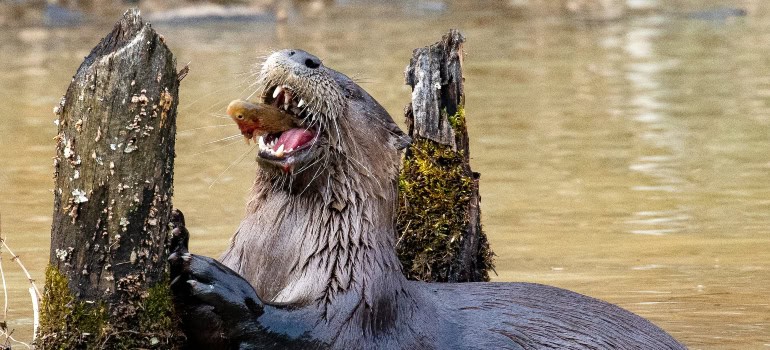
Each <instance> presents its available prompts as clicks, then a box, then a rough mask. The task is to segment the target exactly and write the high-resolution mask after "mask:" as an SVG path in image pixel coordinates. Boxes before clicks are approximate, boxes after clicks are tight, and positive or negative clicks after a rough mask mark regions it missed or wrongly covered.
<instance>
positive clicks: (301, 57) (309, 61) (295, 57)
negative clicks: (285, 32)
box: [287, 50, 321, 69]
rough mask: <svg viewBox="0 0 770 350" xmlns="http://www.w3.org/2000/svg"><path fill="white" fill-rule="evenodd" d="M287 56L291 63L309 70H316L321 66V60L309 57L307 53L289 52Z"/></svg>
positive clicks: (299, 51)
mask: <svg viewBox="0 0 770 350" xmlns="http://www.w3.org/2000/svg"><path fill="white" fill-rule="evenodd" d="M287 55H288V56H289V59H291V60H292V61H294V62H297V63H299V64H301V65H303V66H305V67H307V68H310V69H316V68H318V67H320V66H321V59H320V58H318V57H315V56H313V55H311V54H310V53H308V52H307V51H302V50H289V52H288V53H287Z"/></svg>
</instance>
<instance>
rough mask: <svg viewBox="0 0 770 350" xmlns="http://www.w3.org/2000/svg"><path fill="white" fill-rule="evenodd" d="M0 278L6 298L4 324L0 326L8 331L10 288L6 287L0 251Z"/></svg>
mask: <svg viewBox="0 0 770 350" xmlns="http://www.w3.org/2000/svg"><path fill="white" fill-rule="evenodd" d="M0 278H2V280H3V296H4V297H5V304H4V305H3V322H2V323H1V324H0V326H2V329H3V330H5V329H6V325H7V324H8V288H6V285H5V271H4V270H3V251H2V250H0Z"/></svg>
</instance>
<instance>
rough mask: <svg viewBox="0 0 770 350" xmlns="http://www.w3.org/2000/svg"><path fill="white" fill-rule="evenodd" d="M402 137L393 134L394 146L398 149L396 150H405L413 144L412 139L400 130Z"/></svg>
mask: <svg viewBox="0 0 770 350" xmlns="http://www.w3.org/2000/svg"><path fill="white" fill-rule="evenodd" d="M398 131H399V133H401V134H400V135H398V134H395V133H394V134H393V138H392V142H393V146H395V147H396V150H399V151H400V150H402V149H404V148H407V147H409V145H411V144H412V138H411V137H409V136H407V135H406V134H404V133H403V132H401V130H398Z"/></svg>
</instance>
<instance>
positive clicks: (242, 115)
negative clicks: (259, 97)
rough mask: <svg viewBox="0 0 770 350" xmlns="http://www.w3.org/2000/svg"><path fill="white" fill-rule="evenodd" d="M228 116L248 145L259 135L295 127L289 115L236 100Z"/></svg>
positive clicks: (266, 106) (274, 108)
mask: <svg viewBox="0 0 770 350" xmlns="http://www.w3.org/2000/svg"><path fill="white" fill-rule="evenodd" d="M227 115H229V116H230V118H232V119H233V121H234V122H235V124H237V125H238V129H240V130H241V134H242V135H243V137H245V138H246V143H250V141H251V140H253V139H254V138H255V137H256V136H258V135H262V134H267V133H275V132H282V131H286V130H289V129H291V128H292V127H294V121H293V118H292V116H291V115H290V114H289V113H287V112H285V111H283V110H281V109H280V108H278V107H275V106H272V105H267V104H264V103H251V102H248V101H243V100H234V101H232V102H230V104H229V105H228V106H227Z"/></svg>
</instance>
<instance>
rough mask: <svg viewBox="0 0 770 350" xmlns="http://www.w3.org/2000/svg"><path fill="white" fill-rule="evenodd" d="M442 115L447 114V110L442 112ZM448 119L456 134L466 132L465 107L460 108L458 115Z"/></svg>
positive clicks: (450, 116)
mask: <svg viewBox="0 0 770 350" xmlns="http://www.w3.org/2000/svg"><path fill="white" fill-rule="evenodd" d="M442 114H443V115H446V114H447V111H446V109H444V110H442ZM447 119H448V120H449V125H451V126H452V129H454V130H455V131H456V132H464V131H465V107H463V106H458V108H457V113H455V114H454V115H449V116H447Z"/></svg>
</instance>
